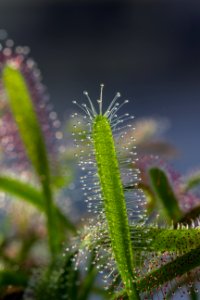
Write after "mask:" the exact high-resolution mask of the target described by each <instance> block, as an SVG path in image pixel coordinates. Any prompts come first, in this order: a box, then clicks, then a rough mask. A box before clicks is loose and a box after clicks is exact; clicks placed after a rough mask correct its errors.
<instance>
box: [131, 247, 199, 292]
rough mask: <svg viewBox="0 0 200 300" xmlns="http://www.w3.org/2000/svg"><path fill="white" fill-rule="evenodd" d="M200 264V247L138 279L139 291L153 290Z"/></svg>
mask: <svg viewBox="0 0 200 300" xmlns="http://www.w3.org/2000/svg"><path fill="white" fill-rule="evenodd" d="M199 265H200V247H198V248H196V249H193V250H191V251H190V252H188V253H186V254H184V255H182V256H180V257H178V258H176V259H175V260H174V261H172V262H169V263H167V264H165V265H164V266H162V267H161V268H159V269H156V270H155V271H152V272H150V273H149V274H147V275H146V276H145V277H144V278H142V279H141V280H138V281H137V288H138V290H139V291H141V292H142V291H152V290H154V289H156V288H159V287H160V286H161V285H163V284H164V283H166V282H168V281H171V280H173V279H174V278H176V277H179V276H181V275H183V274H185V273H187V272H189V271H191V270H193V269H194V268H196V267H198V266H199Z"/></svg>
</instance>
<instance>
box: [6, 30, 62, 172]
mask: <svg viewBox="0 0 200 300" xmlns="http://www.w3.org/2000/svg"><path fill="white" fill-rule="evenodd" d="M1 32H4V31H1ZM1 32H0V37H2V38H3V39H2V40H0V77H1V73H2V71H3V68H4V66H5V65H11V66H12V67H14V68H16V69H19V70H20V72H21V73H22V75H23V76H24V78H25V81H26V83H27V87H28V90H29V93H30V96H31V99H32V101H33V105H34V108H35V111H36V114H37V117H38V120H39V122H40V126H41V129H42V132H43V135H44V138H45V142H46V146H47V149H48V151H49V153H50V155H52V158H53V157H54V156H55V153H56V152H59V151H63V146H62V143H61V140H62V132H61V130H60V126H61V124H60V121H59V120H58V117H57V113H56V112H55V111H53V106H52V105H51V104H50V102H49V96H48V93H47V91H46V88H45V86H44V85H43V84H42V83H41V79H42V78H41V73H40V71H39V69H38V68H37V65H36V63H35V62H34V61H33V60H32V59H31V58H29V51H30V50H29V48H28V47H21V46H15V44H14V42H13V41H12V40H11V39H7V37H6V34H1ZM19 105H20V104H19ZM0 109H1V113H0V125H1V126H0V141H1V142H0V146H1V149H2V152H3V153H5V155H4V161H6V163H7V164H12V166H13V165H15V166H18V167H19V166H20V167H21V169H22V170H23V169H24V168H25V167H27V166H28V165H29V163H28V161H27V158H26V154H25V151H24V147H23V144H22V142H21V139H20V137H19V134H18V129H17V126H16V124H15V122H14V120H13V117H12V114H11V112H10V109H9V105H8V101H7V96H6V93H5V90H4V87H3V82H2V79H0Z"/></svg>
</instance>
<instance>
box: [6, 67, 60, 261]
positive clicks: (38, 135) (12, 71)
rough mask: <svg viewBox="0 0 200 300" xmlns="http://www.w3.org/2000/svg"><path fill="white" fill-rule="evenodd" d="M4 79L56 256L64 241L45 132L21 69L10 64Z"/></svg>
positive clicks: (50, 244)
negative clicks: (38, 187)
mask: <svg viewBox="0 0 200 300" xmlns="http://www.w3.org/2000/svg"><path fill="white" fill-rule="evenodd" d="M2 77H3V84H4V88H5V91H6V93H7V96H8V101H9V105H10V108H11V111H12V114H13V117H14V119H15V122H16V124H17V127H18V130H19V133H20V136H21V139H22V141H23V143H24V146H25V150H26V153H27V155H28V157H29V159H30V161H31V162H32V165H33V167H34V168H35V171H36V173H37V175H38V178H39V181H40V183H41V185H42V189H43V194H44V201H45V208H46V209H45V211H46V215H47V227H48V233H49V247H50V250H51V253H52V256H55V255H56V253H57V252H58V250H59V243H60V241H59V232H58V230H57V229H56V218H55V216H54V210H53V199H52V192H51V188H50V186H51V185H50V171H49V163H48V157H47V152H46V147H45V142H44V138H43V135H42V131H41V128H40V125H39V122H38V119H37V115H36V112H35V108H34V106H33V103H32V99H31V96H30V93H29V90H28V87H27V84H26V81H25V79H24V77H23V75H22V74H21V72H20V70H18V69H17V68H14V67H13V66H11V65H6V66H5V67H4V69H3V72H2Z"/></svg>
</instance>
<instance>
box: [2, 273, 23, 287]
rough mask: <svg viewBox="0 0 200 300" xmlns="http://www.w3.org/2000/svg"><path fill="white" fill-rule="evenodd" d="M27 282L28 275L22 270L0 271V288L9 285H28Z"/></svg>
mask: <svg viewBox="0 0 200 300" xmlns="http://www.w3.org/2000/svg"><path fill="white" fill-rule="evenodd" d="M27 282H28V278H27V276H26V275H25V274H24V273H21V272H20V271H17V272H15V271H8V270H3V271H0V288H2V287H6V286H9V285H13V286H21V287H25V286H26V285H27Z"/></svg>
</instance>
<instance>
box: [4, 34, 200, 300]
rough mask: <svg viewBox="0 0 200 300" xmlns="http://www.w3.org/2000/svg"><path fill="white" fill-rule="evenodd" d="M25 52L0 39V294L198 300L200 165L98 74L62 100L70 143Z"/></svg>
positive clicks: (75, 299) (73, 299) (42, 298)
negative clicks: (185, 165) (178, 156)
mask: <svg viewBox="0 0 200 300" xmlns="http://www.w3.org/2000/svg"><path fill="white" fill-rule="evenodd" d="M28 52H29V51H28V48H27V47H19V46H17V47H15V45H14V42H13V41H12V40H10V39H8V40H4V41H2V42H1V44H0V159H1V163H0V166H1V171H0V172H1V173H0V227H1V233H0V299H24V300H27V299H28V300H34V299H36V300H47V299H48V300H54V299H55V300H59V299H65V300H66V299H69V300H86V299H112V300H117V299H121V300H123V299H130V300H135V299H193V300H195V299H199V297H200V296H199V277H200V269H199V266H200V231H199V226H200V219H199V214H200V193H199V184H200V171H198V170H197V171H195V173H194V172H193V173H192V172H191V173H190V174H189V175H181V174H178V173H177V172H176V171H175V170H173V168H172V167H170V165H169V162H168V160H167V159H165V158H164V157H165V156H166V153H168V152H169V153H173V151H171V148H170V146H169V145H168V144H167V143H166V142H165V143H163V140H162V138H161V137H160V136H158V135H157V129H158V128H159V127H160V124H161V123H160V122H161V121H157V120H153V119H143V120H141V121H137V122H135V121H134V117H133V116H132V115H130V114H129V113H125V114H124V113H122V111H124V110H125V109H126V108H127V110H128V111H129V110H130V109H129V108H128V106H129V101H128V100H121V95H120V93H117V94H116V95H115V97H114V98H113V100H111V101H110V104H109V105H108V107H105V103H104V101H103V99H104V97H105V93H103V88H104V86H103V84H102V85H101V86H100V95H99V99H98V100H97V101H92V100H91V98H90V96H89V94H88V92H84V96H83V97H84V99H85V100H86V102H85V103H83V104H81V102H79V101H73V103H74V104H75V105H74V113H73V114H72V119H71V120H70V121H69V122H68V124H67V126H63V128H64V127H65V128H66V127H67V128H71V129H70V130H71V134H72V137H73V146H72V143H71V141H70V138H69V135H68V137H67V138H65V136H66V134H65V132H64V130H62V126H61V122H60V121H59V120H58V117H57V114H56V112H55V111H53V109H52V107H51V105H50V103H49V100H48V96H47V92H46V89H45V87H44V86H43V84H42V83H41V77H40V72H39V70H38V68H37V66H36V64H35V62H34V61H33V60H32V59H30V58H29V53H28ZM122 107H123V109H122ZM72 123H73V126H71V124H72ZM63 136H64V138H63V139H62V137H63ZM136 137H137V139H136ZM155 142H156V153H155V147H154V153H152V152H151V149H152V147H151V144H154V145H155ZM136 145H137V148H138V153H137V151H136V150H137V149H136ZM163 145H164V146H163ZM163 149H164V151H163ZM164 154H165V155H164ZM78 165H79V167H80V168H79V169H78V168H77V166H78ZM77 178H79V181H80V182H81V188H79V187H78V184H77V185H76V182H77ZM74 186H75V187H74ZM76 186H77V187H76ZM77 189H79V190H78V193H77ZM69 191H70V193H69ZM69 195H70V196H69ZM77 195H79V199H78V203H80V201H85V205H86V207H87V212H86V211H84V212H83V213H79V214H78V215H77V214H76V216H75V211H76V207H75V203H76V202H77V201H76V200H77V199H76V197H77ZM69 202H70V203H69Z"/></svg>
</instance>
